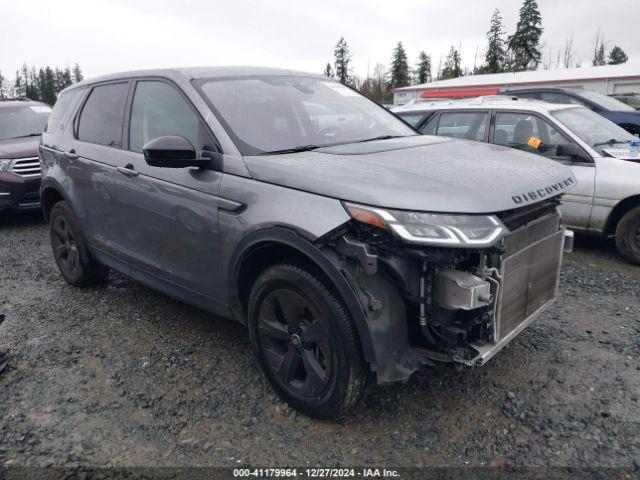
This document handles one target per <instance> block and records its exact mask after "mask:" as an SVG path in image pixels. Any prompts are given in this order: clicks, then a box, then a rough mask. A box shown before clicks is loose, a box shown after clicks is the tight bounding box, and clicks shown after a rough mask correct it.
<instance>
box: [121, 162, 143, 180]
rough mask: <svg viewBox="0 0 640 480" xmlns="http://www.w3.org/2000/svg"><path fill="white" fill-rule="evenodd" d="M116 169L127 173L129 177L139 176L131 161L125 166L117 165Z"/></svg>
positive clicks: (124, 173)
mask: <svg viewBox="0 0 640 480" xmlns="http://www.w3.org/2000/svg"><path fill="white" fill-rule="evenodd" d="M116 170H118V171H119V172H120V173H122V174H123V175H126V176H127V177H137V176H138V172H136V171H135V170H134V169H133V165H132V164H130V163H128V164H127V165H125V166H124V167H116Z"/></svg>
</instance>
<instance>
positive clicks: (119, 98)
mask: <svg viewBox="0 0 640 480" xmlns="http://www.w3.org/2000/svg"><path fill="white" fill-rule="evenodd" d="M128 89H129V84H128V83H113V84H110V85H100V86H98V87H94V89H93V90H92V91H91V93H90V94H89V98H88V99H87V101H86V103H85V104H84V107H83V108H82V113H81V114H80V122H79V124H78V139H79V140H82V141H84V142H90V143H97V144H99V145H106V146H108V147H115V148H120V147H121V146H122V140H121V139H122V118H123V117H124V107H125V104H126V102H127V92H128Z"/></svg>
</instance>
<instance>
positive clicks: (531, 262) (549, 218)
mask: <svg viewBox="0 0 640 480" xmlns="http://www.w3.org/2000/svg"><path fill="white" fill-rule="evenodd" d="M559 223H560V215H559V214H558V213H557V212H556V213H553V214H549V215H546V216H544V217H542V218H540V219H538V220H536V221H532V222H529V223H528V224H527V225H526V226H524V227H522V228H521V229H519V230H517V231H515V232H514V233H512V234H511V235H509V236H508V237H506V238H505V254H504V257H503V259H502V267H501V270H502V281H501V291H500V298H499V308H498V319H497V325H496V327H497V331H496V334H497V335H496V336H497V340H498V341H500V340H503V339H504V338H505V337H507V336H508V335H509V334H510V333H511V332H513V331H514V330H515V329H517V328H518V326H519V325H520V324H522V323H523V322H524V321H525V320H527V319H528V318H529V317H530V316H531V315H532V314H534V313H535V312H536V311H537V310H538V309H540V307H542V306H543V305H545V304H546V303H548V302H549V301H550V300H552V299H553V298H554V297H555V295H556V292H557V289H558V280H559V271H560V263H561V260H562V247H563V241H564V230H560V229H559Z"/></svg>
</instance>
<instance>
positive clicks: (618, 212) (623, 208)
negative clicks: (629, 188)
mask: <svg viewBox="0 0 640 480" xmlns="http://www.w3.org/2000/svg"><path fill="white" fill-rule="evenodd" d="M638 205H640V195H632V196H631V197H627V198H625V199H623V200H621V201H620V202H618V204H617V205H616V206H615V207H613V210H611V213H610V214H609V216H608V217H607V223H606V224H605V228H604V234H605V235H614V234H615V232H616V227H617V226H618V222H619V221H620V219H621V218H622V217H623V216H624V215H625V214H626V213H627V212H628V211H629V210H631V209H633V208H635V207H637V206H638Z"/></svg>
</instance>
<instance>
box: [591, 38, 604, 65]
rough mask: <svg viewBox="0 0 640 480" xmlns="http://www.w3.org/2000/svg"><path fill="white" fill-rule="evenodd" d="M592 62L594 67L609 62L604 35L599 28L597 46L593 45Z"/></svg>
mask: <svg viewBox="0 0 640 480" xmlns="http://www.w3.org/2000/svg"><path fill="white" fill-rule="evenodd" d="M591 64H592V65H593V66H594V67H599V66H601V65H606V64H607V58H606V47H605V45H604V37H603V36H602V34H601V33H600V30H598V33H597V34H596V41H595V46H594V47H593V60H592V61H591Z"/></svg>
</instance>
